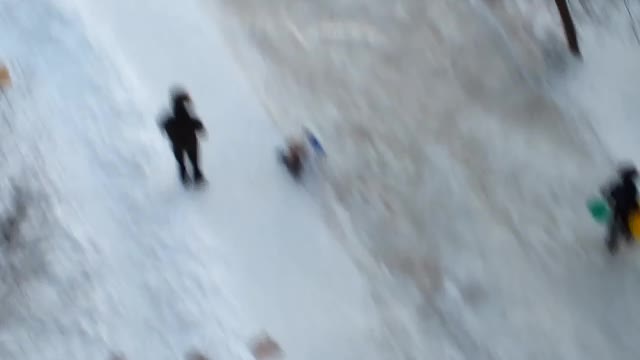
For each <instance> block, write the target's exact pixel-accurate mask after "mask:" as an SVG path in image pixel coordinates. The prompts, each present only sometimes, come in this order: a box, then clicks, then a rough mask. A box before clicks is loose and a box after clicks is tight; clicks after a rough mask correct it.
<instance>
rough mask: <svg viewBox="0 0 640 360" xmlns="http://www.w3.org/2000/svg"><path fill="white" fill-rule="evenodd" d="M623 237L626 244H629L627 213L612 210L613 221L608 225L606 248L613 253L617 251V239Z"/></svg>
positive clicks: (629, 234) (629, 231)
mask: <svg viewBox="0 0 640 360" xmlns="http://www.w3.org/2000/svg"><path fill="white" fill-rule="evenodd" d="M620 236H623V237H624V239H625V240H626V241H627V242H631V240H632V238H631V229H629V213H628V212H626V211H620V210H614V214H613V219H611V223H610V224H609V233H608V235H607V248H608V249H609V251H610V252H612V253H614V252H616V250H617V249H618V238H619V237H620Z"/></svg>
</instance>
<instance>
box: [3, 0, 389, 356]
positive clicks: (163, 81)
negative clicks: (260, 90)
mask: <svg viewBox="0 0 640 360" xmlns="http://www.w3.org/2000/svg"><path fill="white" fill-rule="evenodd" d="M3 6H4V8H3V9H8V11H11V12H13V13H15V14H18V13H19V15H21V16H16V17H15V21H16V22H15V23H14V24H13V25H14V26H10V27H8V29H9V30H10V32H9V34H11V36H12V39H13V40H14V41H12V45H13V47H12V48H9V50H13V51H14V52H13V55H14V56H15V61H16V62H18V63H20V62H23V63H25V64H28V63H29V61H31V62H32V65H33V66H32V68H27V69H25V73H30V71H32V72H31V73H30V74H31V76H36V78H37V80H39V81H40V83H38V84H33V85H34V86H35V85H37V90H38V91H37V92H35V93H31V94H27V95H25V97H26V101H25V102H24V103H20V105H21V106H28V105H27V104H30V106H32V107H34V108H35V109H36V113H35V114H33V115H32V116H31V117H29V118H28V119H26V120H29V121H32V123H31V124H30V125H31V126H33V127H34V128H36V127H38V126H44V127H45V128H46V132H45V133H46V137H44V138H42V139H41V142H40V146H41V147H42V148H43V149H44V151H43V153H44V154H45V155H44V156H45V157H46V164H47V170H48V175H49V176H50V177H51V186H53V187H54V188H55V189H56V191H57V193H58V196H59V199H60V202H59V203H58V204H57V206H58V213H59V221H60V222H61V223H62V224H63V225H64V226H65V227H66V228H67V229H68V233H69V234H70V235H69V236H68V237H64V238H61V239H59V240H57V242H56V243H53V244H52V245H51V249H50V253H49V260H50V261H49V262H50V264H51V269H48V277H45V278H43V280H42V282H40V283H38V284H34V285H33V289H32V290H29V291H28V296H29V298H30V299H31V300H29V301H27V302H26V304H25V306H28V308H27V309H26V310H24V311H25V315H24V316H23V317H22V320H23V321H17V322H16V323H15V324H12V325H11V326H7V327H4V328H3V329H2V331H3V333H2V339H3V351H5V356H3V358H7V359H99V358H105V357H106V356H107V353H108V352H109V351H111V350H114V351H122V352H123V353H124V354H126V355H127V357H128V358H130V359H176V358H179V357H180V356H182V354H184V353H185V352H186V351H188V350H190V349H192V348H197V349H200V350H202V351H203V352H205V353H208V354H211V356H214V358H224V359H244V358H249V357H250V355H249V351H248V348H247V344H248V343H249V342H250V341H251V340H252V338H253V337H254V336H256V335H260V333H261V332H263V331H264V332H266V333H268V334H270V335H271V336H272V337H273V338H274V339H275V340H276V341H277V342H278V343H279V344H280V345H281V346H282V348H283V350H284V352H285V353H286V354H287V356H288V357H289V358H292V359H294V358H297V359H326V358H332V359H345V360H348V359H353V358H370V359H375V358H376V353H377V347H378V345H377V344H376V342H377V341H378V340H379V335H380V334H377V333H376V332H375V329H376V328H378V326H377V323H376V322H377V320H376V319H377V317H376V314H375V313H374V311H373V308H372V304H371V301H370V299H369V294H368V290H367V286H366V283H365V282H364V281H363V279H362V277H361V276H360V275H359V274H358V272H357V270H356V269H355V267H354V266H353V265H352V264H351V260H350V259H349V258H348V256H347V255H346V254H345V253H344V251H343V250H342V249H341V245H340V244H339V242H337V241H336V239H335V238H334V236H333V235H332V232H331V231H330V229H329V228H328V225H327V224H326V223H325V222H324V220H323V216H322V214H321V212H320V209H319V208H318V207H317V206H316V205H315V204H314V200H313V199H312V198H311V197H310V196H309V195H308V193H306V192H305V191H304V190H303V189H302V188H300V187H299V186H297V185H296V184H295V183H294V182H292V181H291V180H290V179H289V177H288V176H287V175H286V174H285V173H284V172H283V171H282V169H281V168H279V166H278V165H277V163H276V161H275V157H274V149H275V147H276V146H277V145H278V144H279V143H280V140H281V139H280V137H279V135H278V133H277V132H276V130H275V129H274V127H273V126H272V124H271V122H270V121H269V119H268V118H267V117H266V116H265V114H264V112H263V111H262V109H261V107H260V106H259V104H258V102H257V101H256V99H255V98H254V97H253V96H252V95H251V93H250V92H249V91H248V88H247V86H246V84H245V82H244V79H243V77H242V76H241V75H240V73H239V72H238V70H237V69H236V68H235V66H234V64H233V62H232V61H231V60H230V58H229V57H228V55H227V53H226V51H225V49H224V48H223V46H221V44H220V41H219V39H218V37H217V33H216V30H215V27H214V25H213V24H211V22H210V21H209V20H208V19H205V18H204V17H202V16H201V14H200V11H198V9H197V8H196V7H195V2H193V1H184V2H182V3H181V6H176V5H175V2H169V1H154V2H151V1H148V2H130V1H124V0H123V1H102V2H95V1H91V2H89V1H87V2H77V3H74V2H68V3H66V9H65V12H63V11H62V10H61V9H58V8H56V6H54V5H52V4H51V3H49V2H48V1H45V0H39V1H37V0H33V1H32V0H30V1H24V2H20V3H19V4H18V3H15V2H14V3H12V2H5V3H3ZM76 6H80V9H82V11H81V12H80V13H77V12H76ZM65 14H67V15H65ZM77 14H81V17H78V15H77ZM36 16H37V17H36ZM79 20H82V22H83V23H84V28H83V27H82V26H81V24H80V23H79ZM26 21H30V22H28V23H26ZM26 25H29V26H30V29H29V30H31V32H29V31H25V29H24V27H23V26H26ZM85 31H88V32H89V34H90V41H89V40H87V38H86V37H85ZM40 37H43V38H44V39H43V40H40ZM114 64H115V65H114ZM15 80H16V83H18V84H20V83H21V82H25V81H27V80H28V79H25V78H22V77H20V76H17V78H16V79H15ZM176 82H177V83H180V84H183V85H185V86H186V87H187V88H188V89H189V90H190V91H191V92H192V95H193V98H194V101H195V104H196V107H197V111H198V113H199V114H200V115H201V117H202V118H203V119H204V120H205V122H206V124H207V126H208V127H209V131H210V138H209V139H208V141H207V142H206V143H204V145H203V148H202V155H203V168H204V169H205V172H206V174H207V175H208V176H209V178H210V181H211V186H210V188H209V189H208V190H206V191H204V192H203V193H192V192H185V191H184V190H183V189H182V188H181V186H179V184H178V182H177V178H176V173H175V166H174V164H173V160H172V158H171V156H170V154H169V151H168V146H167V144H166V140H165V139H163V138H162V137H161V136H160V135H159V132H158V129H157V126H156V124H155V120H156V119H155V117H156V115H157V114H158V112H159V111H160V109H161V107H162V106H163V105H164V104H166V103H167V101H168V99H167V90H168V87H169V85H172V84H174V83H176ZM36 119H38V120H40V121H39V122H36V121H35V120H36ZM39 124H42V125H39Z"/></svg>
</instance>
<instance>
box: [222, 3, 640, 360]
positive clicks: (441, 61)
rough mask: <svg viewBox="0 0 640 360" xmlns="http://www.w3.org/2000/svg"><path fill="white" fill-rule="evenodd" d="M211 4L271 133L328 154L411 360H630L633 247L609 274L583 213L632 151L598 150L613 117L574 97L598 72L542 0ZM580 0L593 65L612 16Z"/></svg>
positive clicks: (590, 100) (388, 318)
mask: <svg viewBox="0 0 640 360" xmlns="http://www.w3.org/2000/svg"><path fill="white" fill-rule="evenodd" d="M217 3H218V4H220V6H222V7H223V8H224V9H225V10H224V13H223V14H222V15H220V14H218V17H217V19H218V21H219V22H220V23H223V24H225V28H226V29H227V31H226V33H227V39H228V42H229V43H230V44H232V47H233V48H234V49H235V51H236V53H237V54H238V58H239V59H240V61H242V62H243V63H244V67H245V69H246V71H247V72H248V73H250V74H251V76H250V77H251V78H253V79H254V81H255V84H256V85H255V86H254V88H255V89H256V90H257V91H258V92H259V93H260V94H261V96H262V98H263V101H264V103H265V104H266V105H265V106H266V107H267V108H268V109H269V111H270V113H271V114H272V117H273V118H274V120H275V121H276V122H277V123H278V124H279V125H280V126H281V127H282V128H283V129H285V131H291V130H292V129H296V128H297V127H299V126H300V124H310V125H312V126H313V127H315V128H317V129H319V133H320V135H321V136H322V137H323V138H324V140H325V142H326V143H327V144H328V145H327V147H328V148H329V149H330V150H329V152H330V155H329V157H330V159H331V160H330V162H329V166H328V167H327V168H328V172H329V175H330V179H329V183H330V186H331V188H332V189H333V191H334V193H335V196H336V198H337V199H338V201H339V202H340V204H341V205H342V207H343V208H344V209H345V212H346V213H348V214H350V218H351V220H352V222H353V223H354V225H355V229H356V234H357V235H359V239H358V240H356V241H355V242H356V243H363V244H365V246H366V248H367V250H368V251H369V252H370V253H371V254H372V255H373V257H374V259H375V261H374V262H373V263H374V264H375V265H374V266H371V263H372V262H371V261H369V262H366V263H365V264H363V265H362V266H361V268H363V269H364V270H363V271H364V272H365V273H367V274H369V276H370V280H371V284H372V287H373V288H374V293H375V298H376V301H377V303H378V306H379V307H380V309H381V311H382V313H383V314H385V326H387V327H388V328H389V329H392V331H391V332H392V334H393V339H394V342H395V343H396V344H401V345H400V347H401V348H402V349H403V350H404V351H405V353H404V355H405V357H406V358H411V357H412V356H418V357H420V358H447V356H449V357H451V358H464V359H485V358H487V359H598V358H602V357H613V358H624V359H633V358H636V357H637V354H638V353H640V349H639V348H638V345H637V344H636V343H635V342H634V341H633V339H632V337H630V336H627V335H625V334H632V333H636V332H637V331H638V329H639V327H640V319H639V318H638V316H637V312H636V311H635V310H634V309H635V306H634V301H635V298H636V296H637V294H638V293H639V292H640V288H639V287H638V286H637V284H636V283H635V281H634V279H635V278H637V276H638V275H639V274H638V268H637V265H636V262H635V261H634V253H633V252H631V253H628V254H625V255H626V256H625V255H623V256H621V257H619V258H618V259H616V261H615V262H610V259H609V258H608V257H607V256H605V255H604V253H603V247H602V235H603V234H602V229H601V228H599V227H597V226H596V225H594V224H593V223H591V221H590V219H589V218H588V216H587V214H586V213H585V210H584V202H585V200H586V198H587V197H588V196H590V195H591V194H593V193H595V191H596V189H597V188H598V186H599V185H600V184H601V182H602V181H604V179H605V178H607V177H608V175H609V174H610V173H611V170H612V167H613V165H614V163H613V161H612V159H615V160H624V159H627V158H630V157H631V158H633V157H634V154H633V153H632V152H631V150H630V148H627V149H623V150H621V151H613V150H611V149H610V148H609V147H608V146H606V144H605V142H604V141H603V138H604V137H611V138H612V139H613V142H615V141H617V138H616V135H615V133H613V132H612V130H611V128H610V127H609V126H608V125H606V124H609V123H607V122H606V121H607V119H606V116H605V115H606V114H607V113H606V108H605V107H602V105H600V110H601V111H600V112H599V113H595V112H593V111H591V109H590V107H587V106H586V105H585V104H588V105H589V106H597V104H600V101H604V97H601V98H598V95H596V94H595V93H594V92H589V90H594V89H598V85H597V83H598V82H599V81H602V79H601V78H602V75H600V74H599V72H598V71H593V70H596V69H598V68H600V67H602V66H603V65H604V64H603V63H601V64H595V63H594V59H585V61H584V63H581V62H579V61H576V60H573V59H571V57H570V56H569V55H568V52H567V51H566V48H565V45H564V39H563V37H562V31H561V30H560V28H559V27H558V24H559V21H558V19H557V14H556V13H555V7H554V5H553V2H552V1H542V0H541V1H531V2H526V1H522V2H517V3H515V2H509V1H469V2H466V1H447V0H442V1H438V0H431V1H416V0H398V1H356V0H354V1H338V0H334V1H323V2H317V1H295V2H292V1H287V0H279V1H270V2H269V3H268V4H267V3H264V2H261V1H258V0H237V1H217ZM574 3H575V2H574ZM581 3H583V4H585V5H586V6H588V7H589V9H590V10H591V11H592V13H591V14H592V15H594V13H593V12H598V13H597V15H598V20H599V21H598V22H596V21H594V18H595V15H594V18H589V16H587V15H585V13H586V11H582V12H580V27H581V29H583V31H584V32H583V34H584V36H586V37H587V38H586V39H583V41H584V42H585V44H584V46H585V54H586V55H585V57H588V54H591V53H593V52H594V51H596V50H595V47H591V48H590V49H587V47H589V43H590V42H591V43H593V44H599V43H600V45H602V43H601V42H599V41H598V40H597V39H592V38H591V35H592V34H593V31H604V29H603V28H602V27H599V28H598V29H599V30H595V27H596V26H599V25H600V24H601V21H600V20H602V19H608V22H609V23H617V22H619V21H621V20H620V18H619V17H616V18H614V17H613V16H614V15H615V16H618V13H617V12H616V11H613V10H611V9H610V8H607V7H606V5H604V6H603V7H604V8H605V9H607V10H609V11H608V13H605V14H604V15H603V14H602V13H601V12H599V10H600V9H601V8H602V7H601V6H600V5H601V4H600V3H596V2H593V1H584V2H581ZM516 5H518V6H516ZM621 9H622V10H624V8H623V7H621ZM624 21H625V22H626V21H627V20H624ZM626 27H627V28H628V23H626ZM587 29H594V30H593V31H591V30H590V31H587ZM625 34H628V33H625ZM612 36H613V38H615V37H616V35H612ZM247 42H248V43H249V45H247ZM630 45H633V44H632V43H627V50H626V51H629V49H628V48H629V46H630ZM591 49H593V50H591ZM631 51H633V50H631ZM620 55H621V56H624V55H623V54H620ZM600 58H602V57H600ZM626 61H628V59H627V60H625V62H626ZM605 63H606V62H605ZM627 64H631V62H629V63H627ZM590 70H591V71H590ZM620 80H621V79H620ZM615 81H617V80H614V81H612V83H610V84H611V85H615V83H614V82H615ZM580 82H582V83H585V82H586V83H590V82H592V83H593V84H591V85H589V87H587V88H585V89H584V90H585V91H584V92H580V93H578V92H576V91H577V89H578V88H581V86H580ZM627 86H628V87H627ZM632 87H633V85H632V84H627V85H625V87H624V88H628V89H631V88H632ZM598 91H599V90H598ZM602 91H603V92H607V90H604V89H603V90H602ZM619 104H620V103H619V102H616V103H615V104H613V106H614V107H616V106H619ZM606 106H610V104H607V105H606ZM623 107H624V106H623ZM603 110H604V111H603ZM626 121H628V119H620V122H619V123H618V126H617V127H616V130H615V131H618V132H622V133H624V134H625V135H626V137H629V138H632V137H633V132H629V130H630V127H629V124H627V123H626ZM598 125H601V126H598ZM605 126H606V128H605V129H602V128H603V127H605ZM594 130H595V131H594ZM605 130H606V131H605ZM609 142H611V141H609ZM379 267H383V270H380V269H379ZM612 304H615V305H613V306H612ZM416 354H419V355H416Z"/></svg>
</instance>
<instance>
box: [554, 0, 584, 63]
mask: <svg viewBox="0 0 640 360" xmlns="http://www.w3.org/2000/svg"><path fill="white" fill-rule="evenodd" d="M556 6H558V11H559V12H560V18H561V19H562V24H563V25H564V33H565V35H566V37H567V44H568V45H569V49H570V50H571V52H572V53H573V54H574V55H575V56H579V57H580V56H582V55H581V53H580V48H579V47H578V35H577V33H576V27H575V25H574V24H573V19H571V12H570V11H569V5H568V4H567V0H556Z"/></svg>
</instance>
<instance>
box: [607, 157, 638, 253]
mask: <svg viewBox="0 0 640 360" xmlns="http://www.w3.org/2000/svg"><path fill="white" fill-rule="evenodd" d="M637 177H638V170H637V169H636V167H635V166H634V165H631V164H624V165H622V166H620V167H619V168H618V178H617V179H616V180H615V181H614V182H613V183H612V184H610V185H609V186H608V187H605V188H604V189H602V193H603V195H604V197H605V198H606V199H607V201H608V202H609V204H610V206H611V209H612V211H613V216H612V219H611V222H610V223H609V230H608V233H607V239H606V245H607V249H608V250H609V252H610V253H612V254H614V253H615V252H616V251H617V250H618V238H619V236H623V237H624V239H625V240H626V241H627V243H629V242H631V240H632V234H631V229H630V228H629V217H630V215H631V214H632V212H634V211H637V210H640V208H639V205H638V188H637V186H636V184H635V180H636V179H637Z"/></svg>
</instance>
